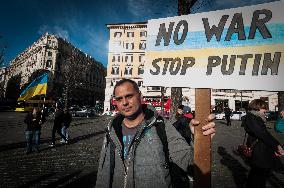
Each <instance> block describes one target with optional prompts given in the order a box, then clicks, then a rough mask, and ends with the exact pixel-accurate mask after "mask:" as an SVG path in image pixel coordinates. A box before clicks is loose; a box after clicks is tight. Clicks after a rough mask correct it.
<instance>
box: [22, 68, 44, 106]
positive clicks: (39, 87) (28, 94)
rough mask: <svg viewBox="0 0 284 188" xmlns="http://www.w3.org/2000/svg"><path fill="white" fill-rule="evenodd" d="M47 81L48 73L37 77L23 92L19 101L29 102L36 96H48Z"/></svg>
mask: <svg viewBox="0 0 284 188" xmlns="http://www.w3.org/2000/svg"><path fill="white" fill-rule="evenodd" d="M47 81H48V73H44V74H43V75H41V76H39V77H37V78H36V79H35V80H33V81H32V83H30V85H29V86H28V87H27V88H26V89H24V91H22V93H21V94H20V97H19V98H18V101H24V100H28V99H30V98H32V97H33V96H36V95H46V90H47Z"/></svg>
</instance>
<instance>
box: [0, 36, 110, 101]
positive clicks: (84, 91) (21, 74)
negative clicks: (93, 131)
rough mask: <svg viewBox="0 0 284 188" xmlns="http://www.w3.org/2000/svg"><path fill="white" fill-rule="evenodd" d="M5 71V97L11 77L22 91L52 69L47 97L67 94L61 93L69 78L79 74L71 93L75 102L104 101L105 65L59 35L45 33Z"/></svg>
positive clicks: (54, 97)
mask: <svg viewBox="0 0 284 188" xmlns="http://www.w3.org/2000/svg"><path fill="white" fill-rule="evenodd" d="M83 67H87V68H85V69H83ZM68 68H69V69H68ZM72 68H73V69H72ZM5 70H6V73H5V79H4V78H2V79H3V80H5V83H4V85H5V88H6V90H5V92H6V98H9V97H10V96H9V95H11V94H9V83H10V82H11V80H17V81H18V84H19V87H20V90H22V89H23V88H24V87H26V86H27V84H28V83H30V82H31V80H33V79H34V78H35V77H37V76H38V75H40V74H41V73H42V72H49V80H48V87H47V98H50V99H53V100H55V99H58V98H62V97H64V96H62V95H63V93H64V91H63V89H64V88H65V87H66V80H67V78H68V77H71V76H78V77H77V78H76V80H77V81H75V82H74V83H73V86H72V87H73V88H72V92H71V93H70V94H69V96H72V97H71V98H72V100H73V101H75V102H78V103H85V104H88V105H93V104H95V102H96V101H103V100H104V89H105V76H106V69H105V68H104V66H103V65H102V64H101V63H100V62H98V61H96V60H95V59H94V58H92V57H91V56H89V55H87V54H85V53H83V52H82V51H81V50H79V49H78V48H76V47H74V46H73V45H72V44H71V43H69V42H68V41H66V40H65V39H62V38H60V37H58V36H56V35H51V34H48V33H46V34H44V35H43V36H42V37H41V38H40V39H39V40H37V41H36V42H34V43H33V44H32V45H31V46H30V47H28V48H27V49H26V50H25V51H24V52H22V53H21V54H19V55H18V56H17V57H16V58H15V59H13V60H12V61H11V62H10V65H9V67H7V68H6V69H5ZM67 70H69V72H67ZM67 73H68V77H67V76H66V74H67ZM71 73H72V74H71ZM78 80H80V81H79V82H78ZM69 81H70V80H69ZM70 91H71V90H70Z"/></svg>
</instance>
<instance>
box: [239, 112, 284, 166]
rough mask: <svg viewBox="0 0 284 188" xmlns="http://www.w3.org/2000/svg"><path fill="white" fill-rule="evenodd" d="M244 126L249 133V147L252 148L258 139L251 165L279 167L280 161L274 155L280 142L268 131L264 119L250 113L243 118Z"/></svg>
mask: <svg viewBox="0 0 284 188" xmlns="http://www.w3.org/2000/svg"><path fill="white" fill-rule="evenodd" d="M242 126H244V129H245V131H246V132H247V133H248V139H247V145H249V146H250V145H251V144H252V143H253V142H254V141H255V140H256V139H257V143H256V144H255V145H254V147H253V152H252V158H251V161H250V162H251V165H253V166H257V167H260V168H277V167H279V166H280V164H281V163H280V159H279V157H276V156H275V154H274V152H275V151H277V146H278V145H279V142H278V141H277V140H276V139H275V138H274V137H273V136H272V135H271V134H270V133H269V132H268V131H267V129H266V125H265V122H264V121H263V120H262V118H261V117H258V116H256V115H254V114H252V113H250V112H248V113H247V115H246V116H244V118H243V121H242Z"/></svg>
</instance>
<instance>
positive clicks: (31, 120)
mask: <svg viewBox="0 0 284 188" xmlns="http://www.w3.org/2000/svg"><path fill="white" fill-rule="evenodd" d="M44 121H45V118H44V116H42V115H41V113H40V112H38V113H37V114H36V116H35V117H34V116H33V114H32V112H29V113H28V114H27V115H26V117H25V120H24V122H25V123H26V124H27V128H26V131H33V130H40V129H41V124H42V123H44Z"/></svg>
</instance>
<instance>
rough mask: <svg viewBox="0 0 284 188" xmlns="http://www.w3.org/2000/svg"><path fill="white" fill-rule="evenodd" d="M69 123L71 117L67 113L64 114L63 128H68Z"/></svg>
mask: <svg viewBox="0 0 284 188" xmlns="http://www.w3.org/2000/svg"><path fill="white" fill-rule="evenodd" d="M71 121H72V115H71V114H70V113H69V112H67V113H66V114H65V113H63V123H64V126H65V127H69V126H70V123H71Z"/></svg>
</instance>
